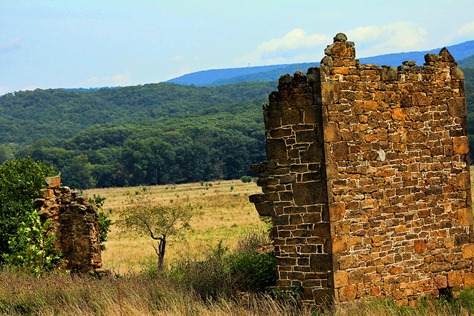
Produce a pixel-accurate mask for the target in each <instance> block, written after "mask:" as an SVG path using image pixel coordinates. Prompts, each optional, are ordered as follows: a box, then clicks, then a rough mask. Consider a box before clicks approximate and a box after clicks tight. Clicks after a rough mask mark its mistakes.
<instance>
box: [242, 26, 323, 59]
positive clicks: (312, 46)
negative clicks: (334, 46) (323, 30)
mask: <svg viewBox="0 0 474 316" xmlns="http://www.w3.org/2000/svg"><path fill="white" fill-rule="evenodd" d="M329 41H330V37H328V36H326V35H322V34H308V33H306V31H305V30H303V29H298V28H296V29H293V30H291V31H289V32H288V33H286V34H285V35H284V36H283V37H280V38H274V39H271V40H268V41H265V42H263V43H261V44H260V45H259V46H258V47H257V48H256V49H255V50H254V51H253V52H251V53H249V54H246V55H244V56H242V57H239V58H238V59H236V60H235V63H236V64H237V65H247V64H248V63H250V64H252V65H262V64H275V63H278V64H281V63H294V62H303V61H311V60H316V59H320V58H321V56H322V52H323V50H324V47H326V45H327V44H330V43H329ZM318 56H319V57H318Z"/></svg>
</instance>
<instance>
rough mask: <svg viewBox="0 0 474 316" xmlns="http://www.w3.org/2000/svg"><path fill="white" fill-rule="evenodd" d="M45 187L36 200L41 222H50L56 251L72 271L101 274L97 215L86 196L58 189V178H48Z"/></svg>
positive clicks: (64, 188) (67, 188)
mask: <svg viewBox="0 0 474 316" xmlns="http://www.w3.org/2000/svg"><path fill="white" fill-rule="evenodd" d="M48 180H49V181H48V186H49V187H48V188H47V189H44V190H42V191H41V197H40V198H39V199H37V200H36V204H37V205H38V207H39V212H38V213H39V215H40V217H41V218H42V220H50V221H51V225H50V231H49V232H48V233H54V234H55V235H56V242H55V249H56V251H58V252H60V253H61V254H62V258H63V259H64V260H65V261H66V268H67V269H68V270H71V271H73V272H80V273H86V272H100V268H101V267H102V258H101V247H100V237H99V224H98V215H97V212H96V210H95V207H94V206H93V205H91V204H90V203H89V202H88V200H87V199H86V198H85V197H82V196H78V194H77V192H76V191H73V190H71V189H70V188H69V187H64V186H60V183H61V180H60V178H59V177H53V178H49V179H48Z"/></svg>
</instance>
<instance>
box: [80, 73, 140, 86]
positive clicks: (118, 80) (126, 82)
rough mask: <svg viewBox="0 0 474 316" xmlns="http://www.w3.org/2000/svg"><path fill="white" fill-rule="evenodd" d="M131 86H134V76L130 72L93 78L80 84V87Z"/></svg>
mask: <svg viewBox="0 0 474 316" xmlns="http://www.w3.org/2000/svg"><path fill="white" fill-rule="evenodd" d="M130 85H132V76H131V74H130V73H129V72H126V73H123V74H116V75H114V76H110V77H107V76H105V77H97V76H93V77H90V78H87V79H86V80H85V81H83V82H82V83H81V84H79V86H80V87H118V86H130Z"/></svg>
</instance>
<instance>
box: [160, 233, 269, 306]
mask: <svg viewBox="0 0 474 316" xmlns="http://www.w3.org/2000/svg"><path fill="white" fill-rule="evenodd" d="M267 242H268V237H266V236H265V235H264V234H263V233H254V234H250V235H247V236H245V237H244V238H242V239H241V241H239V244H238V247H237V249H236V252H235V253H229V249H228V248H226V247H224V246H223V245H222V242H219V243H218V244H217V246H216V247H213V248H210V249H209V250H208V252H207V254H206V257H205V258H204V259H203V260H200V261H196V260H182V261H178V262H176V263H174V265H173V266H172V267H171V269H170V270H169V271H168V276H169V277H170V278H171V279H172V280H173V281H174V282H176V283H181V284H182V285H184V286H185V287H186V288H188V289H192V290H194V291H195V292H196V293H197V294H198V295H199V296H200V297H202V298H203V299H218V298H223V297H231V296H235V295H236V294H237V293H238V292H264V291H265V290H266V289H267V287H269V286H272V285H275V283H276V265H275V256H274V254H273V252H268V253H260V252H259V251H258V250H259V249H260V248H261V246H262V245H265V244H266V243H267Z"/></svg>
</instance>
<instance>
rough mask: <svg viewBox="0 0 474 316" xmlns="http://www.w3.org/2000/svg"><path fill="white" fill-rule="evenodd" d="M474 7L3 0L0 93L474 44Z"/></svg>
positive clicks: (255, 0)
mask: <svg viewBox="0 0 474 316" xmlns="http://www.w3.org/2000/svg"><path fill="white" fill-rule="evenodd" d="M473 12H474V1H473V0H410V1H405V0H397V1H388V0H366V1H363V0H324V1H323V0H308V1H307V0H293V1H288V0H285V1H282V0H271V1H270V0H268V1H267V0H238V1H236V0H232V1H227V0H220V1H217V0H199V1H190V0H188V1H186V0H1V1H0V94H4V93H7V92H12V91H18V90H27V89H35V88H77V87H101V86H127V85H138V84H146V83H155V82H160V81H165V80H168V79H171V78H174V77H177V76H180V75H183V74H186V73H189V72H194V71H199V70H205V69H216V68H232V67H246V66H248V65H251V66H258V65H270V64H281V63H296V62H311V61H315V62H318V61H320V60H321V58H322V57H323V50H324V48H325V47H326V46H327V45H328V44H331V43H332V37H333V36H334V35H335V34H336V33H338V32H344V33H346V34H347V35H348V37H349V40H352V41H354V42H355V43H356V51H357V57H367V56H374V55H379V54H385V53H392V52H402V51H415V50H425V49H432V48H437V47H442V46H448V45H452V44H458V43H461V42H464V41H468V40H474V14H473Z"/></svg>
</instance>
